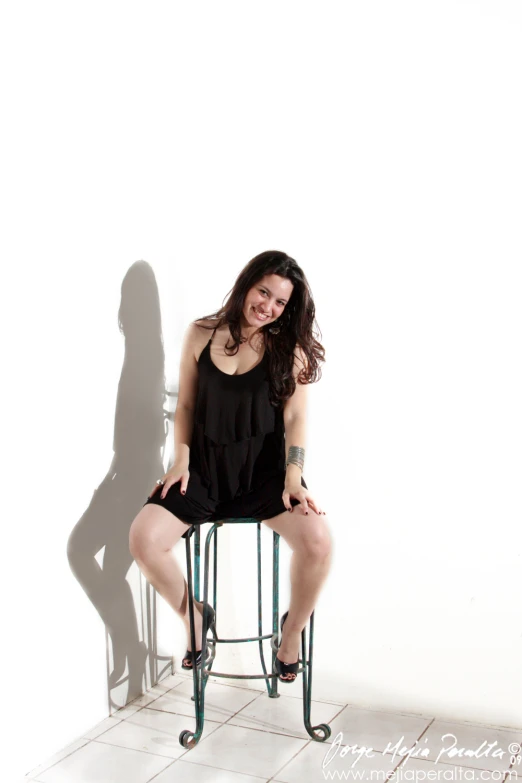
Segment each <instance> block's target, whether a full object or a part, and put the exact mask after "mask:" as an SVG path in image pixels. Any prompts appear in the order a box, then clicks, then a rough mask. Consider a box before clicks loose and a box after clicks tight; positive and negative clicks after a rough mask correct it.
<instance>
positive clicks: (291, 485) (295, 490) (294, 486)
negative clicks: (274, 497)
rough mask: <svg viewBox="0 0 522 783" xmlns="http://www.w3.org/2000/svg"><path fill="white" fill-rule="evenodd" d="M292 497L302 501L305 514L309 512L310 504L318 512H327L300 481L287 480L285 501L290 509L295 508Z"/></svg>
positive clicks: (284, 493)
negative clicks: (322, 509)
mask: <svg viewBox="0 0 522 783" xmlns="http://www.w3.org/2000/svg"><path fill="white" fill-rule="evenodd" d="M292 498H295V499H296V500H298V501H299V502H300V504H301V508H302V512H303V514H308V506H310V508H312V509H313V510H314V511H315V513H316V514H326V511H321V509H320V508H319V506H318V504H317V503H316V502H315V500H314V499H313V497H312V496H311V494H310V492H309V491H308V490H307V489H305V487H303V485H302V484H301V482H300V481H296V480H289V481H285V489H284V492H283V503H284V504H285V507H286V509H287V510H288V511H292V510H293V506H292V504H291V503H290V500H291V499H292Z"/></svg>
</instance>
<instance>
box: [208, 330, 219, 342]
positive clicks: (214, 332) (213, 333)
mask: <svg viewBox="0 0 522 783" xmlns="http://www.w3.org/2000/svg"><path fill="white" fill-rule="evenodd" d="M216 329H217V326H216ZM216 329H214V331H213V332H212V337H214V335H215V334H216ZM212 337H211V338H210V340H209V342H210V343H211V342H212Z"/></svg>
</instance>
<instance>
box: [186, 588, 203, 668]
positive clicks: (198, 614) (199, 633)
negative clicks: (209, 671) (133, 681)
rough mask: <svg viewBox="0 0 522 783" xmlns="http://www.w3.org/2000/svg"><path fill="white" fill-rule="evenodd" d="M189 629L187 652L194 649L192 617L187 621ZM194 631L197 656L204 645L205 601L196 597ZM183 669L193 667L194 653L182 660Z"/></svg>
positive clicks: (187, 628)
mask: <svg viewBox="0 0 522 783" xmlns="http://www.w3.org/2000/svg"><path fill="white" fill-rule="evenodd" d="M185 628H186V630H187V639H188V647H187V653H188V652H191V651H192V644H191V637H190V617H189V619H187V621H186V623H185ZM194 632H195V637H196V658H197V657H198V655H199V654H200V653H201V649H202V647H203V644H202V639H203V601H196V599H194ZM181 666H182V668H183V669H192V655H185V657H184V658H183V660H182V661H181Z"/></svg>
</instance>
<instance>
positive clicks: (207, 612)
mask: <svg viewBox="0 0 522 783" xmlns="http://www.w3.org/2000/svg"><path fill="white" fill-rule="evenodd" d="M202 616H203V621H204V620H205V617H206V618H207V632H208V631H210V630H211V631H212V633H213V635H214V639H217V638H218V636H217V633H216V613H215V611H214V609H213V607H212V606H210V604H205V603H203V615H202ZM207 649H208V648H207ZM202 652H203V650H202V649H201V650H196V666H199V664H200V663H201V655H202ZM187 660H188V663H185V661H187ZM181 668H182V669H188V670H189V671H192V650H188V649H187V652H186V654H185V655H184V656H183V658H182V660H181Z"/></svg>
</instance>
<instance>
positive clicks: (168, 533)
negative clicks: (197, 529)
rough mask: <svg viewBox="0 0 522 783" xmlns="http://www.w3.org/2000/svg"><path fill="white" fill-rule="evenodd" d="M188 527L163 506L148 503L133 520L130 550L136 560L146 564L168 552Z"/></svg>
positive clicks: (130, 532)
mask: <svg viewBox="0 0 522 783" xmlns="http://www.w3.org/2000/svg"><path fill="white" fill-rule="evenodd" d="M186 529H187V526H186V525H185V524H184V523H183V522H182V521H181V520H180V519H178V518H177V517H175V516H174V514H171V512H170V511H167V510H166V509H165V508H163V507H162V506H158V505H155V504H151V503H148V504H147V505H145V506H143V508H142V509H141V511H140V512H139V513H138V514H137V516H136V517H135V519H134V520H133V522H132V524H131V526H130V530H129V550H130V553H131V555H132V556H133V558H134V559H135V560H141V561H142V562H145V561H146V560H147V559H149V558H154V557H155V556H157V554H158V552H168V551H170V550H171V549H172V548H173V547H174V545H175V544H176V543H177V542H178V541H179V539H180V538H181V536H182V535H183V533H184V532H185V531H186Z"/></svg>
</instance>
